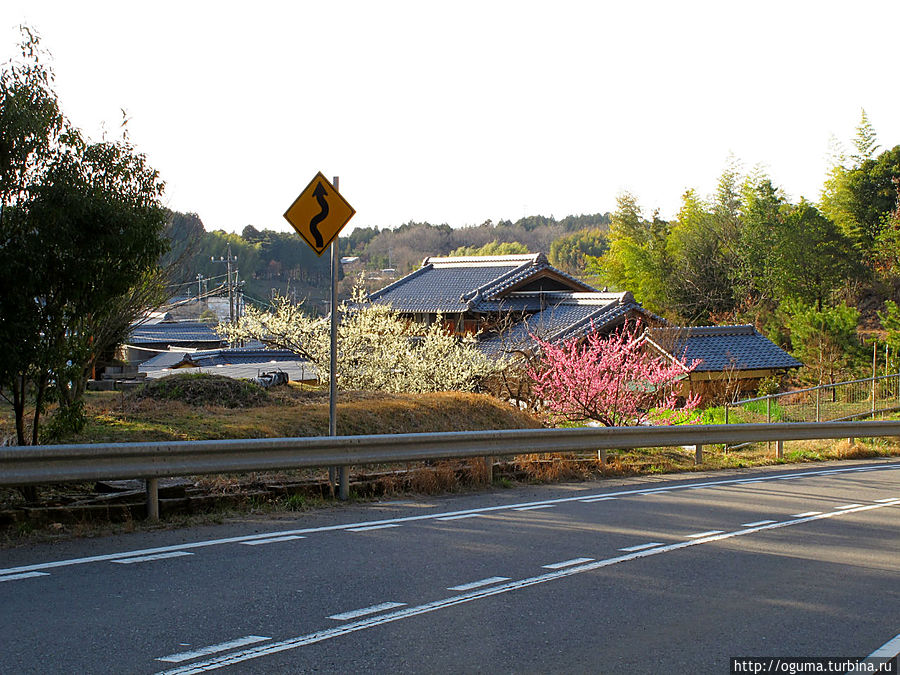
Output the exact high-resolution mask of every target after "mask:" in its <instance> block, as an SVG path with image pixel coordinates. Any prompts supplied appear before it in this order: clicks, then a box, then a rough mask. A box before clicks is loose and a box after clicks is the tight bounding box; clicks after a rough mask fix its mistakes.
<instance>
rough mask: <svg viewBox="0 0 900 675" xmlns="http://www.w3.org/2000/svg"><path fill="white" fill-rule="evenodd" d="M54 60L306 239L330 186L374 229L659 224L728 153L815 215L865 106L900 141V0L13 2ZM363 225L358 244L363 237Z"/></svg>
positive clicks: (209, 203)
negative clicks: (568, 222)
mask: <svg viewBox="0 0 900 675" xmlns="http://www.w3.org/2000/svg"><path fill="white" fill-rule="evenodd" d="M21 22H26V23H28V24H29V25H31V26H33V27H34V28H36V29H37V30H38V32H39V33H40V34H41V36H42V38H43V45H44V47H45V48H47V49H48V50H50V52H52V54H53V64H54V68H55V70H56V74H57V82H56V85H57V91H58V93H59V96H60V100H61V103H62V107H63V110H64V111H65V112H66V113H67V114H68V115H69V117H70V119H72V121H73V122H74V123H75V124H76V125H78V126H79V127H81V128H82V129H83V130H84V131H85V132H87V133H88V134H89V135H91V136H93V137H95V138H96V137H99V135H100V134H101V133H102V129H103V128H104V126H105V128H106V129H108V130H110V131H112V132H114V133H115V132H116V130H117V129H118V126H119V122H120V120H121V113H120V112H119V111H120V109H122V108H124V109H125V110H126V111H127V113H128V115H129V117H130V122H129V125H128V128H129V134H130V136H131V139H132V141H133V142H134V143H135V144H136V145H137V146H138V148H139V149H140V150H141V151H143V152H144V153H146V154H147V156H148V157H149V159H150V162H151V164H152V165H153V166H154V167H155V168H157V169H158V170H159V171H160V173H161V175H162V177H163V179H164V180H165V181H166V183H167V186H168V187H167V201H168V206H169V207H170V208H172V209H175V210H179V211H193V212H196V213H198V214H199V215H200V217H201V218H202V220H203V222H204V224H205V225H206V228H207V229H209V230H212V229H225V230H230V231H238V232H239V231H240V230H241V229H243V227H244V226H245V225H248V224H252V225H254V226H256V227H259V228H263V227H268V228H274V229H279V230H289V229H290V226H289V225H287V223H286V222H285V221H284V220H283V218H282V214H283V213H284V211H285V210H286V209H287V207H288V206H290V204H291V203H292V202H293V200H294V198H295V197H296V196H297V194H298V193H299V192H300V191H301V190H302V189H303V188H304V187H305V186H306V185H307V183H309V181H310V180H311V179H312V177H313V176H314V175H315V173H316V172H317V171H322V173H324V174H325V175H326V176H328V177H329V178H331V177H333V176H336V175H337V176H340V190H341V193H342V194H343V196H344V197H345V198H346V199H347V200H348V201H349V202H350V204H352V205H353V207H354V208H355V209H356V211H357V215H356V216H355V217H354V218H353V220H351V221H350V224H349V225H348V227H352V226H367V225H378V226H388V225H391V226H395V225H399V224H402V223H404V222H407V221H410V220H416V221H429V222H431V223H449V224H450V225H452V226H454V227H457V226H462V225H474V224H478V223H481V222H483V221H485V220H487V219H492V220H494V221H495V222H496V221H498V220H501V219H510V220H516V219H518V218H520V217H522V216H523V215H536V214H540V215H547V216H549V215H553V216H555V217H557V218H562V217H564V216H566V215H569V214H580V213H598V212H605V211H611V210H613V209H614V208H615V199H616V195H617V194H619V193H620V192H621V191H623V190H629V191H631V192H632V193H634V194H635V195H636V196H637V197H638V199H639V201H640V203H641V204H642V205H643V206H644V207H645V209H646V210H647V212H648V213H649V212H650V211H652V210H653V209H655V208H658V209H660V211H661V214H662V215H663V217H672V216H674V215H675V213H676V212H677V210H678V207H679V204H680V200H681V195H682V193H683V192H684V191H685V190H686V189H688V188H694V189H696V190H697V191H698V192H699V193H700V194H701V195H708V194H710V193H711V192H713V190H714V189H715V185H716V181H717V179H718V177H719V175H720V174H721V172H722V170H723V169H724V168H725V166H726V164H727V163H728V161H729V157H730V156H732V155H733V156H734V157H736V158H737V159H738V160H739V161H740V162H741V164H742V165H743V166H744V168H745V169H748V170H749V169H751V168H752V167H754V166H756V165H762V166H763V167H764V168H765V170H766V171H767V172H768V173H769V174H770V175H771V176H772V178H773V179H774V180H775V182H776V183H777V184H778V185H780V186H781V187H782V188H783V189H784V190H785V191H786V192H787V193H788V194H789V195H790V196H791V197H792V198H794V199H799V197H800V196H801V195H802V196H805V197H807V198H809V199H812V200H817V199H818V196H819V191H820V189H821V185H822V181H823V179H824V177H825V174H826V171H827V166H828V163H827V158H828V152H829V148H830V139H831V138H832V137H836V138H838V139H839V140H841V141H843V142H844V143H845V145H847V147H848V148H849V147H850V141H851V139H852V137H853V134H854V131H855V128H856V126H857V124H858V122H859V118H860V110H861V108H865V110H866V112H867V114H868V116H869V119H870V121H871V123H872V124H873V125H874V127H875V129H876V131H877V132H878V139H879V142H880V144H881V146H882V148H890V147H893V146H894V145H897V144H900V86H898V60H897V57H896V55H897V37H896V35H897V26H898V25H900V2H898V1H897V0H882V1H877V2H876V1H866V0H854V1H853V2H850V1H849V0H841V1H839V2H832V1H821V0H819V1H816V2H802V1H792V0H777V1H768V0H763V1H760V0H753V1H752V2H748V1H746V0H745V1H744V2H740V3H739V2H728V1H726V0H716V1H713V2H692V1H683V2H672V1H671V0H668V1H661V2H649V1H646V2H642V1H638V0H632V1H629V2H621V1H616V2H604V1H599V0H596V1H594V2H566V1H565V0H553V1H552V2H551V1H549V0H543V1H542V2H525V1H521V0H519V1H516V2H491V1H490V0H477V1H475V2H469V1H458V0H457V1H454V2H441V3H436V2H428V1H426V0H417V1H413V2H396V1H393V0H380V1H378V2H372V1H371V0H369V1H363V2H335V1H328V0H325V1H319V2H304V1H295V2H267V1H266V0H257V1H256V2H228V1H221V2H190V1H188V0H178V1H176V2H170V1H168V0H162V1H157V2H153V3H146V2H144V3H134V2H122V1H121V0H117V1H115V2H100V1H97V0H82V1H81V2H72V1H71V0H66V1H65V2H51V1H48V0H24V1H21V0H3V3H2V5H0V30H2V32H0V35H2V36H3V42H2V45H3V48H2V50H0V56H2V57H3V60H6V59H7V58H8V57H10V56H12V55H13V54H14V53H15V44H16V43H17V42H18V32H17V29H16V26H17V25H18V24H19V23H21ZM346 231H348V230H345V232H346Z"/></svg>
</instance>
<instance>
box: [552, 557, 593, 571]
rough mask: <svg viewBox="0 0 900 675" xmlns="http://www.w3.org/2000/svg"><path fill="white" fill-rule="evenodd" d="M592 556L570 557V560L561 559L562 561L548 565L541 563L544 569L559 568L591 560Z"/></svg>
mask: <svg viewBox="0 0 900 675" xmlns="http://www.w3.org/2000/svg"><path fill="white" fill-rule="evenodd" d="M593 561H594V558H572V559H571V560H563V561H562V562H557V563H550V564H549V565H542V567H543V568H544V569H545V570H561V569H562V568H564V567H572V566H574V565H581V564H582V563H588V562H593Z"/></svg>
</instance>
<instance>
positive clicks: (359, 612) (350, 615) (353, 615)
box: [328, 602, 406, 621]
mask: <svg viewBox="0 0 900 675" xmlns="http://www.w3.org/2000/svg"><path fill="white" fill-rule="evenodd" d="M397 607H406V603H405V602H382V603H381V604H380V605H372V606H371V607H363V608H362V609H354V610H352V611H350V612H342V613H341V614H332V615H331V616H329V617H328V618H329V619H334V620H335V621H347V620H348V619H358V618H359V617H361V616H368V615H369V614H377V613H378V612H383V611H385V610H387V609H396V608H397Z"/></svg>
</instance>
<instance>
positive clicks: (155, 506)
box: [146, 478, 159, 520]
mask: <svg viewBox="0 0 900 675" xmlns="http://www.w3.org/2000/svg"><path fill="white" fill-rule="evenodd" d="M146 486H147V520H159V478H148V479H147V480H146Z"/></svg>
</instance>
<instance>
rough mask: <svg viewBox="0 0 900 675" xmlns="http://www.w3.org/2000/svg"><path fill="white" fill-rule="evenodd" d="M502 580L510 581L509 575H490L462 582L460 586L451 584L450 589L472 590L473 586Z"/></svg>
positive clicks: (497, 582)
mask: <svg viewBox="0 0 900 675" xmlns="http://www.w3.org/2000/svg"><path fill="white" fill-rule="evenodd" d="M501 581H509V577H488V578H487V579H481V580H480V581H473V582H471V583H468V584H460V585H459V586H450V587H449V588H448V589H447V590H448V591H471V590H472V589H473V588H481V587H483V586H490V585H491V584H499V583H500V582H501Z"/></svg>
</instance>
